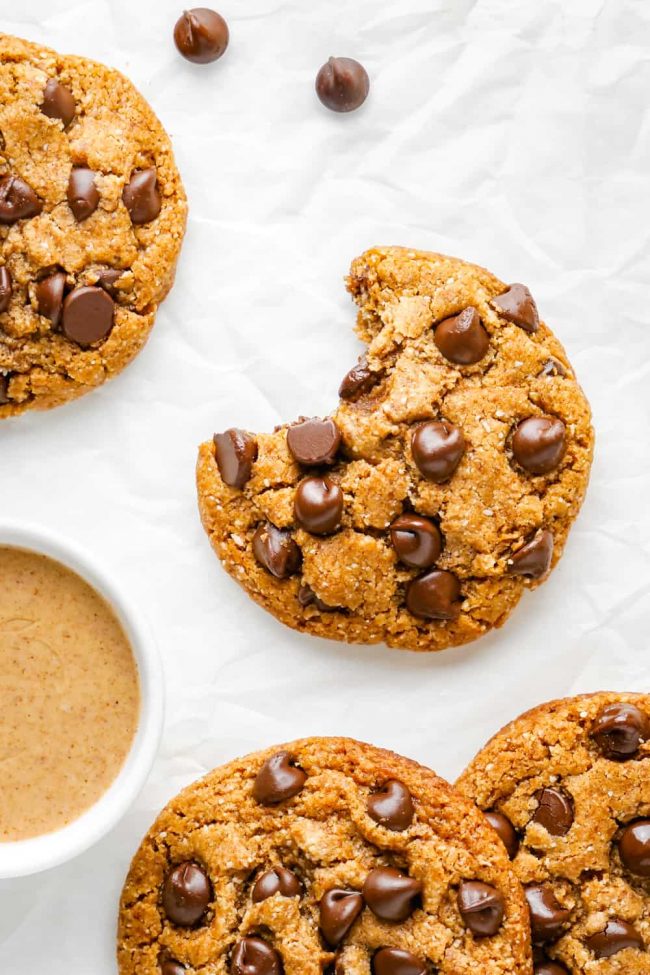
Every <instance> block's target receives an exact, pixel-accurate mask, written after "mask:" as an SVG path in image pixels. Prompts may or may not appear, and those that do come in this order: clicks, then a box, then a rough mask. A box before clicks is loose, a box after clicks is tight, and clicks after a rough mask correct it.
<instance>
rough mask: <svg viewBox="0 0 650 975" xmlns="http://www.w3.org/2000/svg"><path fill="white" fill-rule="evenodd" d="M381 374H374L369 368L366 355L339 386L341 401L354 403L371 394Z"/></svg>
mask: <svg viewBox="0 0 650 975" xmlns="http://www.w3.org/2000/svg"><path fill="white" fill-rule="evenodd" d="M380 378H381V377H380V375H379V373H376V372H372V370H371V369H370V368H369V367H368V360H367V359H366V357H365V355H364V356H362V357H361V358H360V359H359V361H358V362H357V364H356V366H353V367H352V369H350V371H349V372H348V373H346V375H345V376H344V377H343V381H342V383H341V385H340V386H339V396H340V397H341V399H344V400H349V401H352V402H353V401H354V400H357V399H359V397H360V396H363V395H364V394H365V393H369V392H370V390H371V389H372V388H373V386H376V385H377V383H378V382H379V380H380Z"/></svg>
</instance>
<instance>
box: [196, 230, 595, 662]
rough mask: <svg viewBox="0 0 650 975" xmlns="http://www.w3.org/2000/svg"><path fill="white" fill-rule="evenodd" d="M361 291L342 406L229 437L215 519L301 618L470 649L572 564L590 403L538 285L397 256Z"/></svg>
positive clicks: (426, 646) (400, 640)
mask: <svg viewBox="0 0 650 975" xmlns="http://www.w3.org/2000/svg"><path fill="white" fill-rule="evenodd" d="M348 289H349V291H350V292H351V294H352V296H353V298H354V300H355V301H356V303H357V304H358V306H359V314H358V320H357V331H358V333H359V335H360V337H361V338H362V339H363V340H364V341H365V342H366V343H367V345H368V349H367V352H366V354H365V355H364V356H363V357H362V358H361V359H360V360H359V362H358V363H357V365H356V366H352V368H351V369H350V370H349V372H348V373H347V375H345V377H344V379H343V382H342V383H341V386H340V389H339V396H340V402H339V406H338V408H337V409H336V410H335V411H334V413H333V414H332V416H331V417H315V418H310V419H304V418H301V419H300V420H298V421H297V422H296V423H290V424H287V425H284V426H282V427H279V428H277V429H276V430H275V431H274V432H273V433H270V434H255V433H251V432H247V431H243V430H237V429H231V430H226V431H220V430H217V431H216V437H215V440H214V442H208V443H205V444H203V446H202V447H201V449H200V453H199V461H198V471H197V480H198V493H199V505H200V511H201V518H202V520H203V525H204V527H205V529H206V532H207V533H208V535H209V537H210V541H211V543H212V545H213V547H214V549H215V551H216V553H217V555H218V556H219V558H220V559H221V560H222V562H223V564H224V566H225V568H226V569H227V571H228V572H229V573H230V574H231V575H232V576H233V577H234V578H235V579H236V580H237V581H238V582H239V583H240V584H241V585H242V586H243V587H244V588H245V589H246V590H247V591H248V593H249V594H250V595H251V596H252V597H253V599H255V600H257V602H259V603H260V604H261V605H262V606H263V607H264V608H265V609H267V610H269V611H270V612H271V613H273V614H274V615H275V616H276V617H277V618H278V619H280V620H282V622H283V623H286V624H287V625H289V626H291V627H294V628H295V629H298V630H301V631H303V632H305V633H310V634H315V635H317V636H323V637H329V638H331V639H336V640H342V641H348V642H353V643H378V642H385V643H387V644H388V645H389V646H394V647H401V648H404V649H411V650H442V649H444V648H445V647H449V646H456V645H459V644H462V643H467V642H468V641H470V640H474V639H476V638H477V637H480V636H481V635H482V634H484V633H486V632H488V631H489V630H491V629H492V628H494V627H497V626H501V625H502V624H503V623H504V622H505V620H506V619H507V618H508V616H509V615H510V613H511V612H512V610H513V609H514V607H515V605H516V604H517V602H518V601H519V599H520V597H521V595H522V593H523V592H525V591H526V589H533V588H535V587H536V586H537V585H539V584H540V583H541V582H543V581H544V579H545V578H546V577H547V575H548V573H549V572H550V570H551V569H552V568H553V566H554V565H555V564H556V563H557V562H558V560H559V558H560V557H561V555H562V552H563V550H564V546H565V543H566V540H567V536H568V534H569V530H570V528H571V525H572V523H573V520H574V519H575V517H576V515H577V513H578V511H579V509H580V505H581V503H582V499H583V497H584V493H585V490H586V487H587V481H588V478H589V469H590V466H591V458H592V451H593V430H592V427H591V417H590V412H589V406H588V403H587V402H586V400H585V397H584V394H583V393H582V390H581V389H580V386H579V385H578V384H577V382H576V380H575V378H574V376H573V372H572V370H571V369H570V367H569V366H568V364H567V362H566V355H565V353H564V350H563V349H562V346H561V345H560V343H559V342H558V341H557V339H556V338H555V336H554V335H553V334H552V332H551V331H550V329H549V328H548V327H547V326H546V325H545V324H544V322H540V321H539V316H538V313H537V308H536V305H535V302H534V299H533V298H532V295H531V294H530V292H529V290H528V289H527V288H525V287H524V286H523V285H512V286H509V285H507V284H505V283H504V282H502V281H499V280H498V279H497V278H495V277H494V276H493V275H492V274H490V273H489V272H488V271H485V270H483V269H482V268H479V267H476V266H474V265H471V264H466V263H465V262H463V261H459V260H456V259H453V258H448V257H443V256H441V255H438V254H429V253H424V252H419V251H410V250H405V249H403V248H399V247H391V248H384V249H376V250H371V251H368V252H367V253H366V254H363V255H362V256H361V257H359V258H357V259H356V260H355V261H354V262H353V264H352V269H351V273H350V276H349V278H348ZM349 365H350V364H349V363H344V364H342V369H341V372H342V373H343V372H344V371H345V369H346V368H348V367H349ZM232 421H233V422H237V417H236V416H233V417H232ZM210 432H212V431H210ZM305 594H309V596H310V598H308V599H307V598H305Z"/></svg>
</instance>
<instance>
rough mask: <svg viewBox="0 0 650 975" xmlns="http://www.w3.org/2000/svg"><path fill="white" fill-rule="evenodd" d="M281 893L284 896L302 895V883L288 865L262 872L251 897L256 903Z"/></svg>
mask: <svg viewBox="0 0 650 975" xmlns="http://www.w3.org/2000/svg"><path fill="white" fill-rule="evenodd" d="M274 894H281V895H282V897H300V895H301V894H302V884H301V883H300V881H299V880H298V878H297V877H296V875H295V873H292V872H291V870H287V868H286V867H275V868H274V869H273V870H267V871H266V873H263V874H261V875H260V876H259V877H258V878H257V880H256V881H255V885H254V887H253V890H252V893H251V897H252V900H253V903H254V904H259V903H260V901H265V900H266V899H267V897H273V895H274Z"/></svg>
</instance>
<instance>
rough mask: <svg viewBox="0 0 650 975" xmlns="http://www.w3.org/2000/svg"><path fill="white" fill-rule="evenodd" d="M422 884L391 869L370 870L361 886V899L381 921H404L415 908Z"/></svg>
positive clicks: (378, 868)
mask: <svg viewBox="0 0 650 975" xmlns="http://www.w3.org/2000/svg"><path fill="white" fill-rule="evenodd" d="M421 893H422V884H421V883H420V881H419V880H413V878H412V877H408V876H407V875H406V874H404V873H400V871H399V870H394V869H393V868H392V867H377V868H376V869H375V870H371V871H370V873H369V874H368V876H367V877H366V880H365V883H364V885H363V897H364V900H365V902H366V904H367V905H368V907H369V908H370V910H371V911H372V913H373V914H375V915H376V916H377V917H378V918H381V920H382V921H406V919H407V918H409V917H410V916H411V914H412V913H413V911H414V910H415V909H416V907H417V901H418V898H419V897H420V895H421Z"/></svg>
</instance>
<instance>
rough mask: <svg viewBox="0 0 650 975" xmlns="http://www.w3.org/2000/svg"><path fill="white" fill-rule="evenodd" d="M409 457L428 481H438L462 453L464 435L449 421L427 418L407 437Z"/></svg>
mask: <svg viewBox="0 0 650 975" xmlns="http://www.w3.org/2000/svg"><path fill="white" fill-rule="evenodd" d="M411 451H412V453H413V460H414V461H415V464H416V466H417V468H418V470H419V471H420V474H422V476H423V477H426V479H427V480H428V481H434V482H435V483H436V484H442V482H443V481H448V480H449V478H450V477H451V475H452V474H453V473H454V471H455V470H456V468H457V467H458V464H459V463H460V459H461V457H462V456H463V454H464V453H465V438H464V437H463V434H462V432H461V430H459V428H458V427H456V426H454V424H453V423H447V421H446V420H445V421H441V420H429V421H428V422H427V423H421V424H420V425H419V426H418V427H416V428H415V430H414V431H413V434H412V436H411Z"/></svg>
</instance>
